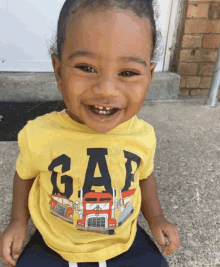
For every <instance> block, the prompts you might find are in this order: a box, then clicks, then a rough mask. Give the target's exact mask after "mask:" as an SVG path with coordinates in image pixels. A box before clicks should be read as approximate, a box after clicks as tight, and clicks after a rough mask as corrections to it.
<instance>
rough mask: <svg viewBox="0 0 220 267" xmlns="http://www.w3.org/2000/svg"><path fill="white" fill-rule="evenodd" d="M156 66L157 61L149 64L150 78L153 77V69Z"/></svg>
mask: <svg viewBox="0 0 220 267" xmlns="http://www.w3.org/2000/svg"><path fill="white" fill-rule="evenodd" d="M156 66H157V63H155V62H153V63H151V64H150V73H151V80H152V79H153V77H154V71H155V69H156Z"/></svg>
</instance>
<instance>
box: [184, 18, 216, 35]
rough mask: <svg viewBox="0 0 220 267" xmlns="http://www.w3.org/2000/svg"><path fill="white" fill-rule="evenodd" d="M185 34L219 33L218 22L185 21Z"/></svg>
mask: <svg viewBox="0 0 220 267" xmlns="http://www.w3.org/2000/svg"><path fill="white" fill-rule="evenodd" d="M185 33H220V20H214V21H213V20H201V19H190V20H189V19H187V20H186V22H185Z"/></svg>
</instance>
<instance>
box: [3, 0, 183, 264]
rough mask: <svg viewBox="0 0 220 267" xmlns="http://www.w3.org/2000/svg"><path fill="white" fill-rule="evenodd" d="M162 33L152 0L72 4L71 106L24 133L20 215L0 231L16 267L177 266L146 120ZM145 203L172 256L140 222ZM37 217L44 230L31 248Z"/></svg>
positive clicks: (67, 92) (67, 9)
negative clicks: (142, 114)
mask: <svg viewBox="0 0 220 267" xmlns="http://www.w3.org/2000/svg"><path fill="white" fill-rule="evenodd" d="M157 38H158V37H157V30H156V24H155V20H154V9H153V5H152V1H150V0H145V1H139V0H134V1H128V0H104V1H101V0H67V1H66V2H65V3H64V6H63V8H62V10H61V13H60V17H59V21H58V32H57V44H56V46H57V51H56V53H53V54H51V56H52V64H53V68H54V72H55V76H56V80H57V83H58V88H59V90H60V91H61V92H62V96H63V100H64V102H65V105H66V107H67V109H64V110H62V111H61V112H55V111H54V112H52V113H48V114H45V115H44V116H40V117H38V118H36V119H34V120H32V121H29V122H28V123H27V124H26V125H25V127H24V128H23V129H22V130H21V131H20V132H19V134H18V145H19V148H20V154H19V156H18V159H17V161H16V173H15V177H14V196H13V203H12V212H11V220H10V223H9V225H8V227H7V228H6V229H5V231H4V232H3V234H2V235H1V237H0V255H1V258H2V259H3V261H4V262H5V263H6V264H7V266H10V267H11V266H17V267H26V266H28V267H30V266H31V267H35V266H36V267H37V266H41V267H46V266H52V267H61V266H62V267H68V266H70V267H71V266H72V267H76V266H79V267H83V266H84V267H91V266H100V267H101V266H102V267H104V266H108V267H147V266H149V267H151V266H154V267H165V266H168V263H167V261H166V259H165V258H164V256H163V255H168V254H171V253H173V252H175V251H176V250H177V249H178V248H179V246H180V241H179V233H178V229H177V227H176V226H175V225H174V224H172V223H170V222H168V221H167V220H166V219H165V218H164V216H163V210H162V209H161V206H160V203H159V199H158V195H157V189H156V182H155V178H154V176H153V166H154V154H155V148H156V138H155V133H154V129H153V127H152V126H151V125H150V124H148V123H146V122H144V121H143V120H140V119H138V118H137V116H136V114H137V113H138V112H139V111H140V109H141V107H142V105H143V103H144V100H145V98H146V95H147V91H148V89H149V85H150V82H151V80H152V78H153V74H154V70H155V67H156V63H154V62H153V61H152V59H153V56H154V54H155V47H156V41H157ZM140 209H141V210H142V212H143V215H144V217H145V218H146V220H147V221H148V223H149V227H150V229H151V231H152V234H153V236H154V237H155V239H156V241H157V243H158V245H159V246H161V247H162V248H163V250H162V254H163V255H162V254H161V253H160V251H159V249H158V247H157V245H156V244H155V243H154V242H153V241H152V240H151V239H150V237H149V235H148V234H147V233H146V232H145V231H144V230H143V229H142V228H141V227H140V225H139V224H137V217H138V214H139V212H140ZM29 212H30V213H29ZM30 216H31V217H32V219H33V222H34V224H35V225H36V228H37V230H36V232H35V233H34V234H33V235H32V236H31V238H30V241H29V242H28V244H27V245H26V246H25V248H24V250H23V251H22V252H21V249H22V244H23V241H24V239H25V235H26V230H27V223H28V220H29V218H30ZM165 237H167V238H168V240H169V243H167V242H166V239H165Z"/></svg>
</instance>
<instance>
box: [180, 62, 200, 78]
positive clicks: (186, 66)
mask: <svg viewBox="0 0 220 267" xmlns="http://www.w3.org/2000/svg"><path fill="white" fill-rule="evenodd" d="M197 68H198V64H196V63H180V64H179V67H178V72H177V73H178V74H180V75H186V76H187V75H189V76H195V75H196V73H197Z"/></svg>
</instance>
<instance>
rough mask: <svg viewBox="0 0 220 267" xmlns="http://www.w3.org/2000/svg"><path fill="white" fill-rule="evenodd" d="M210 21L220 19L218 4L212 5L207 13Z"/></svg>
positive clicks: (219, 5)
mask: <svg viewBox="0 0 220 267" xmlns="http://www.w3.org/2000/svg"><path fill="white" fill-rule="evenodd" d="M209 18H210V19H220V4H212V5H211V8H210V12H209Z"/></svg>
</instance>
